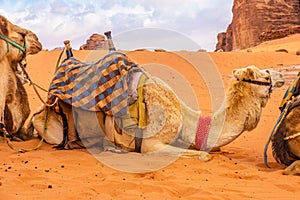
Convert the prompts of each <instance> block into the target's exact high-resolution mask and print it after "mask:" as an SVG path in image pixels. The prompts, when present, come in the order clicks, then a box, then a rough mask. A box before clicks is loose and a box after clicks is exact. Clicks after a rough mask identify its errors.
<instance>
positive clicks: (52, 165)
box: [0, 51, 300, 199]
mask: <svg viewBox="0 0 300 200" xmlns="http://www.w3.org/2000/svg"><path fill="white" fill-rule="evenodd" d="M59 53H60V52H59V51H50V52H47V51H42V52H40V53H39V54H37V55H34V56H29V57H28V67H27V68H28V72H29V74H30V75H31V78H32V80H34V81H35V82H36V83H38V84H39V85H41V86H43V87H44V88H47V87H48V84H49V82H50V80H51V76H52V74H53V71H54V67H55V63H56V61H57V58H58V55H59ZM74 53H75V56H76V57H77V58H79V59H84V58H85V56H86V55H87V54H88V53H89V52H86V51H81V52H78V51H76V52H74ZM190 54H191V56H192V57H193V56H195V57H197V56H200V54H201V53H190ZM209 55H210V56H211V58H212V59H213V61H214V62H215V64H216V65H217V67H218V69H219V71H220V73H221V75H222V79H223V80H224V83H225V85H227V83H228V80H229V79H230V75H231V71H232V70H233V69H235V68H240V67H245V66H247V65H256V66H258V67H260V68H279V67H282V66H287V65H291V64H300V57H297V56H296V55H295V54H292V53H288V54H287V53H275V52H257V53H254V52H253V53H246V52H232V53H209ZM129 56H130V57H131V58H132V59H134V60H136V61H137V62H139V63H141V64H145V63H151V62H152V63H161V64H164V65H168V66H172V68H174V69H176V70H178V71H180V73H181V74H182V76H184V77H185V78H187V79H188V80H189V81H188V84H190V85H191V87H192V88H193V89H195V90H196V92H195V93H196V94H195V96H196V97H197V98H198V102H199V107H200V109H201V110H202V111H203V113H204V114H209V113H211V100H210V97H209V94H208V90H207V87H206V85H205V83H204V81H203V79H201V76H199V74H198V75H197V74H196V73H195V71H193V70H194V69H193V67H191V66H190V65H189V64H188V63H186V61H184V59H182V58H181V57H179V58H178V56H177V57H176V59H175V58H174V59H175V60H174V59H173V57H172V53H168V52H156V53H153V52H147V51H137V52H131V53H129ZM149 68H151V67H149ZM158 69H159V68H155V70H152V71H154V72H153V73H156V74H158V75H159V76H160V77H162V78H163V79H164V80H166V81H168V82H169V83H170V84H171V85H172V84H175V86H173V87H176V91H177V90H178V91H179V95H181V94H183V96H184V95H185V94H186V93H184V92H185V86H186V85H185V84H177V85H176V82H177V79H176V77H177V74H176V73H175V74H174V73H173V72H170V70H163V71H162V72H161V71H158ZM149 71H151V69H149ZM151 73H152V72H151ZM287 87H288V85H284V86H283V87H282V88H280V89H277V90H276V91H274V93H273V94H272V95H271V99H270V100H269V102H268V104H267V107H266V108H265V109H264V110H263V113H262V118H261V120H260V123H259V125H258V127H257V128H256V129H255V130H253V131H251V132H246V133H244V134H243V135H242V136H241V137H240V138H238V139H237V140H236V141H234V142H233V143H231V144H229V145H227V146H226V147H224V148H222V149H221V152H218V153H213V154H212V160H211V161H209V162H207V163H204V162H201V161H200V160H199V159H197V158H180V159H178V160H177V161H175V162H174V163H173V164H171V165H169V166H166V167H164V168H162V169H159V170H157V171H154V172H149V173H137V174H133V173H125V172H121V171H118V170H114V169H112V168H110V167H108V166H106V165H104V164H102V163H101V162H99V161H98V160H97V159H95V158H94V157H93V156H92V155H91V154H89V153H88V152H87V151H86V150H72V151H60V150H55V149H52V147H51V146H50V145H48V144H43V146H42V148H41V149H40V150H38V151H35V152H29V153H18V152H14V151H13V150H11V149H9V147H8V146H7V145H6V144H5V143H2V144H1V145H0V155H1V161H0V196H1V199H250V198H252V199H298V198H300V192H299V191H298V189H299V183H300V178H299V177H297V176H284V175H282V174H281V173H282V169H283V166H281V165H279V164H277V163H276V162H275V161H274V159H273V158H272V155H271V149H270V148H269V152H268V156H269V163H270V165H271V167H272V168H271V169H267V168H266V167H265V166H264V164H263V149H264V146H265V143H266V141H267V138H268V137H269V134H270V132H271V129H272V128H273V125H274V123H275V121H276V119H277V117H278V115H279V110H278V105H279V102H280V101H281V98H282V96H283V93H284V91H285V89H286V88H287ZM27 88H28V93H29V98H30V106H31V108H32V110H35V109H36V108H37V107H38V106H39V105H41V102H40V101H39V99H38V98H37V96H36V95H35V93H34V92H33V90H32V88H30V87H27ZM42 96H43V97H45V96H46V94H45V93H42ZM192 96H193V95H191V96H186V97H185V99H187V101H189V100H190V99H193V98H192ZM196 101H197V100H196ZM188 104H196V103H195V101H193V100H190V102H188ZM37 143H38V141H37V140H33V141H28V142H24V143H14V145H17V146H22V147H27V148H29V147H33V146H34V145H36V144H37ZM103 156H104V157H106V158H108V159H111V160H113V159H115V160H116V162H118V161H120V162H122V160H118V159H126V161H127V162H128V163H131V164H132V162H135V160H134V158H133V157H135V156H136V154H135V153H129V154H127V155H124V157H122V156H121V155H117V154H113V153H104V154H103ZM138 156H141V155H138Z"/></svg>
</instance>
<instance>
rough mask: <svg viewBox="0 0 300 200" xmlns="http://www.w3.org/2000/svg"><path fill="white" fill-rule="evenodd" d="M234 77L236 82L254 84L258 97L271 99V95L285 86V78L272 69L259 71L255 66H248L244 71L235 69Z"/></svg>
mask: <svg viewBox="0 0 300 200" xmlns="http://www.w3.org/2000/svg"><path fill="white" fill-rule="evenodd" d="M233 76H234V77H235V78H236V80H238V81H241V82H244V83H248V84H252V85H253V87H255V88H257V90H256V92H257V95H258V96H260V97H269V96H270V93H271V92H272V91H273V90H274V89H276V88H279V87H281V86H283V84H284V78H283V76H282V74H281V73H280V72H277V71H275V70H271V69H259V68H257V67H255V66H248V67H245V68H242V69H235V70H234V71H233Z"/></svg>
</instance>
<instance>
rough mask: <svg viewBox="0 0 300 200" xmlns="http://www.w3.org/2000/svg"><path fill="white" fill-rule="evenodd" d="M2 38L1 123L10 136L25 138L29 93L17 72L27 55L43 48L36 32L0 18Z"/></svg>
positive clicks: (0, 52) (0, 48)
mask: <svg viewBox="0 0 300 200" xmlns="http://www.w3.org/2000/svg"><path fill="white" fill-rule="evenodd" d="M0 36H1V39H0V66H1V67H0V91H1V92H0V122H1V123H3V124H4V125H5V127H6V130H7V131H8V133H10V134H14V135H18V136H19V137H20V138H23V139H26V135H23V134H21V133H20V131H21V128H22V126H23V125H24V122H25V120H26V119H27V117H28V115H29V114H30V109H29V103H28V97H27V93H26V91H25V88H24V87H23V85H22V82H21V80H20V79H19V78H17V76H16V71H17V67H18V64H19V63H20V62H24V61H25V57H26V55H28V54H36V53H38V52H39V51H40V50H41V49H42V46H41V43H40V42H39V41H38V38H37V36H36V35H35V34H34V33H32V32H31V31H29V30H26V29H24V28H21V27H19V26H17V25H14V24H12V23H11V22H9V21H8V20H7V19H6V18H5V17H3V16H1V15H0Z"/></svg>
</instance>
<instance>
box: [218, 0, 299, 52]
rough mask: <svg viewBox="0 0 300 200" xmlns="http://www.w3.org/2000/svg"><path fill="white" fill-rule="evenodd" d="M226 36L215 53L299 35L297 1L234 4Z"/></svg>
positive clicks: (245, 0)
mask: <svg viewBox="0 0 300 200" xmlns="http://www.w3.org/2000/svg"><path fill="white" fill-rule="evenodd" d="M232 13H233V18H232V22H231V24H230V25H229V26H228V28H227V30H226V32H223V33H219V34H218V43H217V45H216V50H219V49H223V51H232V50H238V49H245V48H249V47H252V46H256V45H258V44H260V43H262V42H264V41H267V40H273V39H278V38H282V37H286V36H288V35H291V34H294V33H300V2H299V0H251V1H249V0H235V1H234V5H233V8H232Z"/></svg>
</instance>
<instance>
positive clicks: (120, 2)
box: [0, 0, 233, 51]
mask: <svg viewBox="0 0 300 200" xmlns="http://www.w3.org/2000/svg"><path fill="white" fill-rule="evenodd" d="M232 5H233V0H85V1H82V0H80V1H79V0H73V1H72V0H50V1H47V0H19V1H13V0H0V15H3V16H5V17H6V18H7V19H8V20H10V21H11V22H12V23H14V24H17V25H19V26H21V27H24V28H27V29H30V30H31V31H33V32H34V33H36V35H37V36H38V38H39V40H40V41H41V43H42V45H43V48H44V49H49V50H51V49H53V48H55V47H62V46H63V41H64V40H66V39H69V40H70V41H71V44H72V47H73V48H74V49H79V47H80V46H81V45H82V44H85V43H86V40H87V39H88V38H89V37H90V36H91V35H92V34H93V33H99V34H103V33H104V32H105V31H108V30H111V31H112V36H113V39H114V38H117V39H116V40H117V42H115V45H116V46H117V48H123V49H124V48H126V49H127V50H133V48H137V47H139V48H143V45H148V46H149V45H150V46H151V45H152V44H153V43H152V42H151V41H154V40H159V41H165V42H162V43H157V44H153V47H154V48H164V49H167V50H195V51H197V50H199V49H206V50H208V51H213V50H215V46H216V43H217V34H218V33H219V32H224V31H226V28H227V26H228V25H229V23H230V22H231V19H232V12H231V9H232ZM128 33H129V34H128ZM145 34H146V35H145ZM124 36H126V37H124ZM149 37H151V38H149ZM126 38H131V40H128V41H127V44H126V45H125V46H122V44H120V46H121V47H119V46H118V41H120V40H121V39H122V40H123V41H124V40H126ZM183 38H184V39H183ZM146 40H147V41H148V44H140V46H136V45H135V46H130V44H133V43H134V42H135V43H138V42H140V41H146ZM186 41H187V42H186ZM183 43H184V44H185V45H183ZM192 43H194V44H192ZM155 45H160V46H155ZM148 46H147V47H148Z"/></svg>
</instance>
